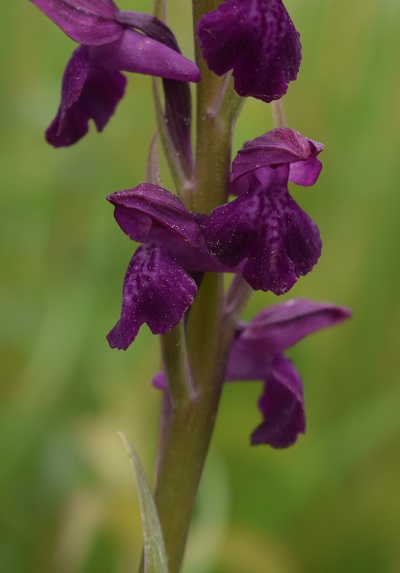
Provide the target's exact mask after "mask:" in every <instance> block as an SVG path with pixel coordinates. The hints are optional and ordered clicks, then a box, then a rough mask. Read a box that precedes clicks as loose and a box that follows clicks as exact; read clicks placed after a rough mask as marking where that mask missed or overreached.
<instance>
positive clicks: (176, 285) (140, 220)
mask: <svg viewBox="0 0 400 573" xmlns="http://www.w3.org/2000/svg"><path fill="white" fill-rule="evenodd" d="M107 199H108V200H109V201H110V202H111V203H112V204H113V205H114V206H115V211H114V216H115V219H116V221H117V223H118V224H119V225H120V227H121V229H122V230H123V231H124V233H126V234H127V235H128V236H129V237H130V238H131V239H133V240H134V241H138V242H141V243H143V244H142V246H141V247H139V248H138V250H137V251H136V253H135V254H134V256H133V258H132V260H131V262H130V263H129V266H128V270H127V272H126V276H125V281H124V286H123V302H122V311H121V316H120V319H119V321H118V323H117V324H116V326H115V327H114V328H113V329H112V330H111V332H110V333H109V334H108V336H107V339H108V341H109V343H110V346H111V347H112V348H121V349H124V350H126V349H127V348H128V346H129V345H130V344H131V343H132V342H133V340H134V339H135V337H136V335H137V333H138V331H139V328H140V326H141V325H142V324H143V323H147V324H148V325H149V327H150V330H151V331H152V332H153V334H165V333H166V332H168V331H169V330H171V329H172V328H173V327H174V326H176V325H177V324H178V322H179V321H180V320H181V318H182V316H183V314H184V312H185V311H186V310H187V309H188V308H189V306H190V305H191V304H192V302H193V298H194V296H195V294H196V291H197V286H196V282H195V280H194V278H193V275H194V274H195V273H199V272H200V273H202V272H205V271H215V272H217V271H221V270H226V269H225V268H224V267H223V266H222V265H221V264H220V263H219V262H218V261H216V260H215V259H214V258H213V257H212V256H211V254H210V253H209V251H208V249H207V246H206V243H205V241H204V238H203V236H202V231H201V227H200V222H201V221H202V220H203V218H204V217H203V216H201V215H200V216H199V215H197V214H196V213H191V212H190V211H188V210H187V209H186V208H185V207H184V205H183V203H182V202H181V201H180V200H179V199H178V198H177V197H176V196H175V195H173V194H172V193H170V192H169V191H167V190H166V189H163V188H162V187H158V186H156V185H152V184H150V183H148V184H142V185H139V186H138V187H136V188H134V189H128V190H125V191H118V192H117V193H113V194H112V195H109V196H108V197H107Z"/></svg>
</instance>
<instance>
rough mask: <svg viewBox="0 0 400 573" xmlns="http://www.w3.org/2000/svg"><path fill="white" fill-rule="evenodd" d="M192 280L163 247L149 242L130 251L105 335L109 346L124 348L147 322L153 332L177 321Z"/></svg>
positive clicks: (192, 293)
mask: <svg viewBox="0 0 400 573" xmlns="http://www.w3.org/2000/svg"><path fill="white" fill-rule="evenodd" d="M196 290H197V287H196V283H195V282H194V280H193V279H192V278H191V277H190V276H189V275H188V274H186V273H185V271H184V270H183V269H182V267H180V265H179V264H178V263H177V262H176V261H175V259H174V257H173V256H172V255H171V253H170V252H169V251H168V249H167V248H165V247H163V246H159V245H157V244H155V243H152V242H151V241H149V242H148V243H145V244H144V245H142V246H141V247H139V249H138V250H137V251H136V253H135V254H134V256H133V258H132V260H131V262H130V263H129V266H128V270H127V272H126V276H125V281H124V286H123V301H122V311H121V316H120V319H119V321H118V322H117V324H116V325H115V326H114V328H113V329H112V330H111V331H110V332H109V334H108V335H107V340H108V342H109V344H110V346H111V348H119V349H123V350H126V349H127V348H128V346H130V344H131V343H132V342H133V341H134V340H135V338H136V335H137V333H138V331H139V328H140V327H141V325H142V324H143V323H145V322H146V323H147V324H148V326H149V328H150V330H151V332H152V333H153V334H165V333H166V332H168V331H169V330H171V329H172V328H173V327H174V326H176V325H177V324H178V322H179V321H180V320H181V318H182V316H183V313H184V312H185V311H186V310H187V308H189V306H190V305H191V304H192V302H193V299H194V296H195V294H196Z"/></svg>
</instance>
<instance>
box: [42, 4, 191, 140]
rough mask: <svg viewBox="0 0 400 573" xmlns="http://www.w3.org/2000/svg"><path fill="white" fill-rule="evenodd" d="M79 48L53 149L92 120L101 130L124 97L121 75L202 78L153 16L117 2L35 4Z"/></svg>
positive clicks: (67, 77) (53, 127) (67, 76)
mask: <svg viewBox="0 0 400 573" xmlns="http://www.w3.org/2000/svg"><path fill="white" fill-rule="evenodd" d="M31 1H32V2H33V3H34V4H35V5H36V6H37V7H38V8H39V9H40V10H41V11H42V12H43V13H44V14H46V16H48V17H49V18H50V19H51V20H52V21H53V22H54V23H55V24H57V26H59V27H60V28H61V29H62V30H63V32H65V33H66V34H67V36H69V37H70V38H72V40H74V41H75V42H78V43H79V44H82V45H81V46H80V47H78V48H77V49H76V50H75V51H74V53H73V54H72V57H71V59H70V61H69V62H68V64H67V67H66V69H65V72H64V77H63V82H62V92H61V103H60V107H59V109H58V112H57V115H56V117H55V118H54V120H53V121H52V123H51V124H50V126H49V127H48V129H47V131H46V139H47V141H48V142H49V143H50V144H51V145H53V146H54V147H62V146H68V145H72V144H73V143H76V142H77V141H78V140H79V139H81V138H82V137H83V136H84V135H85V134H86V133H87V131H88V123H89V120H90V119H93V121H94V122H95V125H96V127H97V130H98V131H102V129H103V128H104V126H105V125H106V123H107V122H108V120H109V119H110V117H111V116H112V115H113V113H114V111H115V108H116V106H117V104H118V102H119V101H120V99H121V98H122V96H123V95H124V91H125V85H126V78H125V77H124V76H123V75H122V74H121V73H120V72H121V71H126V72H135V73H140V74H149V75H152V76H159V77H162V78H165V79H170V80H179V81H193V82H197V81H199V80H200V73H199V70H198V68H197V66H196V65H195V64H194V63H193V62H191V61H190V60H188V59H186V58H185V57H184V56H182V55H181V53H180V52H179V48H178V46H177V43H176V40H175V38H174V36H173V34H172V32H171V30H170V29H169V28H168V27H167V26H166V25H165V24H163V22H161V21H160V20H158V19H157V18H155V17H154V16H150V15H147V14H141V13H139V12H124V11H120V10H118V8H117V7H116V5H115V4H114V2H113V1H112V0H31Z"/></svg>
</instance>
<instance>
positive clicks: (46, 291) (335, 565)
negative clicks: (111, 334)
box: [0, 0, 400, 573]
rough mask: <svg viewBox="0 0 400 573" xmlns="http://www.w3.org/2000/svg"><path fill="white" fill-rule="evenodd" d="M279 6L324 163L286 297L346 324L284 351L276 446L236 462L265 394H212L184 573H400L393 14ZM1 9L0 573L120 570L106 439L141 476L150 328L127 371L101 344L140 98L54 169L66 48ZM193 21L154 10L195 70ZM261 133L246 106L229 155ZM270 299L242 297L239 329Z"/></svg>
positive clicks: (292, 101) (44, 24) (122, 258)
mask: <svg viewBox="0 0 400 573" xmlns="http://www.w3.org/2000/svg"><path fill="white" fill-rule="evenodd" d="M286 5H287V8H288V10H289V12H290V14H291V16H292V18H293V20H294V22H295V24H296V26H297V28H298V29H299V30H300V32H301V36H302V43H303V63H302V67H301V72H300V74H299V78H298V81H297V82H295V83H293V84H291V86H290V89H289V93H288V95H287V97H285V100H284V103H285V110H286V116H287V121H288V125H289V126H290V127H293V128H295V129H298V130H299V131H301V132H302V133H303V134H304V135H307V136H308V137H311V138H313V139H316V140H319V141H322V142H324V143H325V145H326V148H325V152H324V153H323V156H322V160H323V164H324V169H323V171H322V174H321V177H320V179H319V182H318V183H317V185H316V186H315V187H313V188H294V189H293V195H294V197H295V199H296V200H297V201H298V202H299V203H300V204H301V205H302V207H303V208H304V209H305V210H307V211H308V212H309V213H310V215H311V216H312V217H313V219H314V220H315V221H316V222H317V223H318V225H319V227H320V229H321V233H322V236H323V241H324V252H323V257H322V259H321V261H320V263H319V264H318V266H317V267H316V269H315V270H314V271H313V272H312V273H311V274H310V275H309V276H307V277H305V278H302V279H301V280H300V281H299V283H298V284H297V285H296V286H295V287H294V288H293V289H292V291H291V292H290V297H310V298H314V299H316V300H329V301H332V302H335V303H337V304H343V305H348V306H350V307H351V308H352V309H353V311H354V319H353V320H352V321H351V322H348V323H346V324H344V325H342V326H340V327H337V328H335V329H332V330H330V331H326V332H322V333H320V334H318V335H315V336H314V337H310V338H309V339H307V340H305V341H303V342H302V343H301V344H299V345H298V346H297V347H296V348H294V349H292V350H291V351H290V353H289V354H290V356H291V358H292V359H293V360H294V361H295V363H296V365H297V367H298V369H299V371H300V372H301V375H302V378H303V380H304V386H305V396H306V407H307V416H308V429H307V434H306V436H305V437H301V438H300V439H299V441H298V443H297V444H296V445H295V446H294V447H293V448H291V449H288V450H284V451H274V450H272V449H270V448H267V447H265V448H264V447H258V448H251V447H250V446H249V443H248V442H249V439H248V438H249V434H250V432H251V431H252V429H253V428H254V427H255V426H256V425H257V424H258V422H259V414H258V411H257V407H256V400H257V397H258V394H259V393H260V389H261V388H260V384H232V385H230V386H229V387H226V388H225V392H224V396H223V401H222V404H221V411H220V415H219V419H218V422H217V426H216V431H215V438H214V441H213V447H212V451H211V454H210V459H209V462H208V465H207V468H206V473H205V476H204V480H203V483H202V488H201V491H200V495H199V500H198V506H197V508H196V516H195V524H194V527H193V532H192V536H191V540H190V547H189V550H188V557H187V560H186V567H185V573H272V572H273V573H321V572H324V573H338V572H341V573H361V572H362V573H375V572H379V573H398V572H399V571H400V492H399V484H400V413H399V409H400V385H399V365H400V364H399V355H400V353H399V350H398V342H399V327H400V305H399V302H398V290H399V286H398V285H399V284H400V283H399V281H400V269H399V247H400V237H399V224H398V220H399V214H400V194H399V178H400V111H399V100H400V70H399V65H398V56H399V52H400V41H399V38H400V3H399V2H398V0H367V1H365V0H335V1H334V0H319V1H318V2H315V1H314V0H303V1H302V2H300V1H299V0H288V1H287V2H286ZM119 6H120V8H122V9H136V10H143V11H147V12H150V11H151V4H150V2H146V1H145V0H142V1H138V2H133V0H125V1H121V2H120V4H119ZM2 12H3V16H2V19H1V21H0V31H1V34H0V44H1V50H0V66H1V78H2V89H1V91H0V114H1V149H0V178H1V190H2V192H1V196H0V205H1V207H0V217H1V225H0V233H1V243H0V245H1V247H0V250H1V252H0V256H1V285H0V288H1V296H0V313H1V373H2V374H1V378H2V383H1V386H0V396H1V410H0V442H1V450H0V571H2V572H3V571H4V572H7V573H28V572H29V573H36V572H39V571H40V572H41V573H55V572H57V573H127V572H128V571H129V572H131V571H134V570H135V564H136V563H137V561H138V559H139V557H140V552H141V533H140V522H139V513H138V506H137V500H136V495H135V492H134V487H133V481H132V477H131V474H130V469H129V464H128V461H127V458H126V455H125V452H124V451H123V448H122V446H121V444H120V442H119V440H118V438H117V436H116V432H117V431H118V430H123V431H124V432H125V433H126V434H127V435H128V436H129V438H130V440H131V441H132V442H133V443H134V444H135V446H136V448H137V450H138V452H139V454H140V456H141V457H142V460H143V463H144V465H145V468H146V471H147V473H148V475H150V476H152V474H153V471H154V458H155V449H156V438H157V423H158V414H159V406H160V404H159V401H160V396H159V395H158V393H157V392H156V391H155V390H153V389H152V387H151V384H150V381H151V377H152V375H153V374H154V373H155V372H156V371H157V369H158V367H159V351H158V347H157V340H156V339H153V338H152V337H151V335H150V334H149V331H148V330H147V328H143V329H142V331H141V333H140V336H139V337H138V339H137V341H136V342H135V344H134V345H133V346H132V347H131V348H130V349H129V351H128V352H126V353H124V352H118V351H115V350H114V351H112V350H110V349H109V348H108V346H107V343H106V340H105V334H106V333H107V332H108V330H109V329H110V328H111V327H112V326H113V325H114V323H115V322H116V320H117V318H118V316H119V310H120V296H121V284H122V280H123V276H124V273H125V269H126V266H127V263H128V261H129V259H130V257H131V255H132V252H133V244H132V243H131V242H130V241H129V240H128V239H127V237H126V236H125V235H123V233H122V232H121V231H120V229H119V228H118V226H117V225H116V224H115V222H114V220H113V217H112V208H111V206H110V205H109V204H108V203H107V202H106V201H105V200H104V197H105V195H106V194H108V193H110V192H113V191H115V190H118V189H124V188H129V187H132V186H134V185H136V184H138V183H140V182H141V181H142V180H143V178H144V163H145V157H146V153H147V147H148V144H149V141H150V138H151V136H152V134H153V131H154V120H153V117H152V111H151V107H150V101H151V100H150V80H149V78H146V77H140V76H136V75H135V76H133V75H132V76H130V78H129V89H128V93H127V96H126V97H125V98H124V100H123V101H122V102H121V104H120V105H119V108H118V110H117V113H116V115H115V116H114V117H113V118H112V120H111V121H110V123H109V125H108V126H107V127H106V129H105V131H104V133H103V134H102V135H100V136H99V135H97V134H96V133H95V131H94V129H91V133H90V134H89V136H87V137H85V138H84V139H83V140H82V141H81V142H79V144H78V145H76V146H73V147H72V148H70V149H60V150H54V149H52V148H51V147H49V146H47V145H46V144H45V142H44V139H43V131H44V129H45V128H46V127H47V125H48V123H49V122H50V120H51V119H52V118H53V116H54V115H55V112H56V109H57V106H58V102H59V92H60V80H61V75H62V72H63V69H64V66H65V63H66V61H67V60H68V58H69V56H70V54H71V51H72V49H73V47H74V45H73V42H72V41H70V40H69V39H68V38H67V37H66V36H64V35H63V34H62V33H61V32H60V30H59V29H58V28H57V27H56V26H55V25H53V24H52V23H51V22H50V21H48V20H47V19H46V18H45V17H44V16H43V15H42V14H41V13H40V12H39V11H38V10H37V9H36V7H35V6H33V5H32V4H30V3H29V2H23V3H21V2H7V3H6V4H5V5H4V6H3V9H2ZM189 19H190V3H189V2H184V1H183V0H171V3H170V7H169V23H170V25H171V27H173V29H174V30H175V32H176V35H177V37H178V40H179V42H180V44H181V47H182V49H183V52H184V53H185V54H187V55H189V56H190V55H191V53H192V46H191V38H190V35H189V33H190V25H189V24H188V22H189ZM270 127H271V119H270V110H269V108H268V106H266V105H264V104H262V103H260V102H253V101H249V102H247V104H246V106H245V109H244V111H243V114H242V117H241V118H240V121H239V124H238V129H237V131H236V134H235V148H236V149H237V148H238V147H240V146H241V145H242V144H243V142H244V141H245V140H248V139H252V138H254V137H256V136H258V135H260V133H262V132H264V131H267V130H268V129H269V128H270ZM286 298H288V297H286ZM275 302H277V301H276V299H275V298H274V297H273V296H272V295H268V294H257V295H256V296H254V298H253V299H252V302H251V304H250V305H249V308H248V309H247V311H246V314H247V316H249V317H250V316H252V315H253V314H254V313H255V312H256V311H257V310H260V309H261V308H263V306H265V305H266V304H273V303H275Z"/></svg>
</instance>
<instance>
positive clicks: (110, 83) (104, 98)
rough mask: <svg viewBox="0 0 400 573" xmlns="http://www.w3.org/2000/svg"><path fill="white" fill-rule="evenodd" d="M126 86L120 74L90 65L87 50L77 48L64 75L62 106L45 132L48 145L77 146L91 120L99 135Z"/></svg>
mask: <svg viewBox="0 0 400 573" xmlns="http://www.w3.org/2000/svg"><path fill="white" fill-rule="evenodd" d="M125 85H126V79H125V77H124V76H123V75H122V74H120V73H119V72H113V71H109V70H104V69H102V68H98V67H96V66H94V65H92V63H91V62H90V59H89V51H88V48H87V47H86V46H80V47H79V48H77V49H76V50H75V52H74V53H73V54H72V57H71V59H70V61H69V62H68V64H67V67H66V69H65V72H64V77H63V82H62V91H61V103H60V107H59V110H58V112H57V115H56V117H55V118H54V120H53V121H52V123H51V124H50V126H49V127H48V129H47V131H46V139H47V141H48V142H49V143H50V144H51V145H53V146H54V147H63V146H68V145H72V144H73V143H76V142H77V141H78V140H79V139H81V137H83V136H84V135H85V134H86V133H87V131H88V123H89V120H90V119H93V120H94V122H95V124H96V127H97V130H98V131H101V130H102V129H103V128H104V126H105V125H106V123H107V122H108V120H109V118H110V117H111V116H112V115H113V113H114V111H115V108H116V106H117V104H118V102H119V101H120V99H121V98H122V96H123V95H124V91H125Z"/></svg>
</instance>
